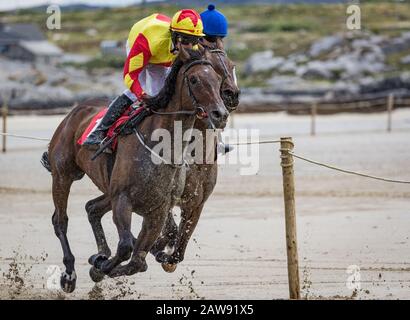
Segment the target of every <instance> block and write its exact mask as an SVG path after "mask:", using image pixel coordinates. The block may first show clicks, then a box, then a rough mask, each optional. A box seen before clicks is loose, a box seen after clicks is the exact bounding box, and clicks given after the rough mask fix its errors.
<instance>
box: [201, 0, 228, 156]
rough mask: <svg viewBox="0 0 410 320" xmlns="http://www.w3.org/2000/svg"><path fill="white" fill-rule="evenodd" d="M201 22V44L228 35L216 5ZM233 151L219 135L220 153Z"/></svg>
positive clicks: (207, 11) (210, 8)
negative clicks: (202, 26) (202, 31)
mask: <svg viewBox="0 0 410 320" xmlns="http://www.w3.org/2000/svg"><path fill="white" fill-rule="evenodd" d="M201 20H202V23H203V25H204V33H205V36H204V37H203V38H201V43H203V44H206V42H216V41H217V39H218V38H219V39H223V38H224V37H226V36H227V34H228V21H227V20H226V18H225V16H224V15H223V14H222V13H221V12H219V11H218V10H216V9H215V5H213V4H210V5H208V10H205V11H204V12H202V13H201ZM232 150H233V146H231V145H229V144H227V143H223V141H222V136H221V133H220V132H219V134H218V150H217V151H218V153H222V154H225V153H228V152H230V151H232Z"/></svg>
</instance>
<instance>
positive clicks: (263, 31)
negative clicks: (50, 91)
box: [0, 0, 410, 82]
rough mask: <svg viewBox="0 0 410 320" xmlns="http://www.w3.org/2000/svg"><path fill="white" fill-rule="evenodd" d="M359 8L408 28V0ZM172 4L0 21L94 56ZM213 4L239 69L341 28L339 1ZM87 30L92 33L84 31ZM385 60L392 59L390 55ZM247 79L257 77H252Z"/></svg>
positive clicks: (365, 19) (374, 22)
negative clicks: (51, 26) (53, 24)
mask: <svg viewBox="0 0 410 320" xmlns="http://www.w3.org/2000/svg"><path fill="white" fill-rule="evenodd" d="M360 8H361V13H362V17H361V22H362V29H363V30H369V31H371V32H374V33H377V34H383V35H390V36H393V35H397V34H399V33H401V32H403V31H409V30H410V5H409V3H408V2H407V3H405V2H404V3H397V2H395V3H392V2H385V1H374V0H373V1H366V3H362V4H360ZM178 9H180V8H178V7H176V6H172V5H157V6H147V7H137V6H135V7H128V8H113V9H101V10H95V11H74V12H63V13H62V20H61V24H62V29H61V30H52V31H50V30H47V29H46V20H47V13H46V12H33V11H29V10H21V11H19V12H17V13H16V14H7V13H0V21H1V22H30V23H32V22H34V23H37V24H38V25H39V26H40V27H41V28H42V29H43V31H45V32H46V33H47V36H48V37H49V39H50V40H51V41H53V42H55V43H56V44H57V45H59V46H60V47H61V48H63V49H64V50H66V51H68V52H72V53H83V54H92V55H96V54H97V53H98V52H99V51H100V49H99V44H100V42H101V41H102V40H106V39H110V40H125V39H126V37H127V35H128V32H129V29H130V28H131V26H132V25H133V24H134V23H135V22H136V21H138V20H139V19H141V18H143V17H145V16H147V15H149V14H152V13H154V12H161V13H164V14H166V15H168V16H172V14H173V13H174V12H176V11H177V10H178ZM196 9H197V10H198V11H200V12H201V11H202V10H204V8H196ZM219 9H220V10H221V11H222V12H223V13H224V14H225V15H226V17H227V18H228V21H229V26H230V28H229V32H230V33H229V36H228V38H227V51H228V54H229V56H230V57H231V59H233V60H234V61H235V62H236V63H237V65H238V69H239V73H240V74H241V68H242V66H243V65H244V61H245V60H246V59H247V58H248V57H249V56H250V55H251V54H252V53H253V52H256V51H260V50H266V49H272V50H274V52H275V54H276V55H284V56H286V55H288V54H290V53H292V52H295V51H304V50H307V49H308V48H309V46H310V44H311V43H312V42H313V41H315V40H316V39H318V38H320V37H323V36H326V35H330V34H335V33H338V32H345V31H347V30H346V18H347V15H346V5H344V4H322V5H309V4H293V5H257V6H254V5H244V6H236V7H233V6H221V7H219ZM91 29H92V30H93V32H92V33H91V32H89V31H90V30H91ZM56 35H57V36H56ZM391 63H395V60H394V58H392V62H391ZM113 65H114V66H117V65H116V63H115V62H113V61H109V59H107V63H106V65H105V66H113ZM84 67H85V68H94V67H104V61H103V59H101V58H96V59H94V60H93V62H90V63H88V65H86V66H84ZM240 80H244V78H242V79H241V78H240ZM253 80H254V81H256V82H258V79H256V78H255V79H253ZM249 82H252V79H250V80H249Z"/></svg>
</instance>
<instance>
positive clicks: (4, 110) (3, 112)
mask: <svg viewBox="0 0 410 320" xmlns="http://www.w3.org/2000/svg"><path fill="white" fill-rule="evenodd" d="M1 115H2V118H3V129H2V132H3V133H4V134H3V137H2V141H3V143H2V152H3V153H5V152H6V151H7V145H6V144H7V140H6V139H7V136H6V135H5V134H6V133H7V115H8V107H7V99H6V98H4V99H3V107H2V108H1Z"/></svg>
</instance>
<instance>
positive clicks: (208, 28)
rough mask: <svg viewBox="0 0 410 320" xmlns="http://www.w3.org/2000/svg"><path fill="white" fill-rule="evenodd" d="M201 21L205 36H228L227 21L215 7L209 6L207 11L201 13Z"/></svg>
mask: <svg viewBox="0 0 410 320" xmlns="http://www.w3.org/2000/svg"><path fill="white" fill-rule="evenodd" d="M201 20H202V23H203V25H204V33H205V34H206V35H207V36H214V37H225V36H226V35H227V34H228V21H227V20H226V18H225V16H224V15H223V14H222V13H220V12H219V11H218V10H215V5H213V4H210V5H209V6H208V10H205V11H204V12H202V13H201Z"/></svg>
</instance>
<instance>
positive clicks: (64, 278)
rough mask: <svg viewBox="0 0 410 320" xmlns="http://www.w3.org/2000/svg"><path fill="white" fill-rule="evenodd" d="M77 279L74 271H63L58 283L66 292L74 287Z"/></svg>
mask: <svg viewBox="0 0 410 320" xmlns="http://www.w3.org/2000/svg"><path fill="white" fill-rule="evenodd" d="M76 281H77V276H76V274H75V271H73V273H71V274H68V273H67V272H65V271H64V272H63V273H62V274H61V278H60V285H61V289H63V291H64V292H66V293H71V292H73V291H74V289H75V283H76Z"/></svg>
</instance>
